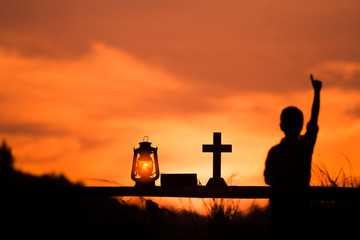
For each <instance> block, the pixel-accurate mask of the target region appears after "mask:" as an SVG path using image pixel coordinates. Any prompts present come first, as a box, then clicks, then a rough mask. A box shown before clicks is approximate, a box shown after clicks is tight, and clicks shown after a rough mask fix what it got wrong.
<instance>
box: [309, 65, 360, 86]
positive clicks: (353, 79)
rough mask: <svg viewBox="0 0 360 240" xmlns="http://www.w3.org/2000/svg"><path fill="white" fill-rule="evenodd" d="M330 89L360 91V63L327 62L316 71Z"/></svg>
mask: <svg viewBox="0 0 360 240" xmlns="http://www.w3.org/2000/svg"><path fill="white" fill-rule="evenodd" d="M314 71H316V72H317V73H319V76H321V77H322V78H323V79H324V83H325V84H326V85H327V86H328V87H335V88H342V89H360V62H356V61H326V62H324V63H322V64H320V65H319V66H318V67H316V69H314Z"/></svg>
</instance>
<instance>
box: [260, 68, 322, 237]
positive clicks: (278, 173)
mask: <svg viewBox="0 0 360 240" xmlns="http://www.w3.org/2000/svg"><path fill="white" fill-rule="evenodd" d="M310 80H311V83H312V86H313V89H314V101H313V105H312V110H311V118H310V121H309V122H308V124H307V128H306V133H305V135H302V136H301V135H300V132H301V130H302V128H303V121H304V117H303V114H302V112H301V111H300V110H299V109H298V108H296V107H293V106H290V107H287V108H285V109H284V110H283V111H282V113H281V117H280V120H281V121H280V128H281V130H282V131H283V132H284V134H285V137H284V138H283V139H282V140H281V142H280V143H279V144H278V145H276V146H274V147H272V148H271V149H270V150H269V153H268V155H267V159H266V162H265V171H264V177H265V183H266V184H268V185H271V186H273V187H294V188H305V187H307V186H309V182H310V176H311V175H310V171H311V159H312V154H313V150H314V145H315V142H316V138H317V133H318V130H319V127H318V124H317V122H318V116H319V108H320V90H321V85H322V83H321V81H319V80H314V78H313V76H312V75H310ZM270 204H271V208H272V221H273V231H274V232H276V233H284V231H286V230H284V229H287V230H288V231H291V232H293V233H296V232H297V233H299V232H302V233H304V231H305V230H308V231H309V228H308V227H305V226H306V222H307V220H308V219H307V220H306V216H307V214H306V212H307V208H308V205H307V204H308V202H307V201H306V200H304V199H300V198H297V199H294V198H292V199H289V198H282V197H276V198H275V197H273V198H271V199H270Z"/></svg>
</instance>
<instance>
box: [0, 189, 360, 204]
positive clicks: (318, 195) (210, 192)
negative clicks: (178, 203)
mask: <svg viewBox="0 0 360 240" xmlns="http://www.w3.org/2000/svg"><path fill="white" fill-rule="evenodd" d="M0 192H1V194H15V195H33V194H34V195H57V196H63V195H79V196H148V197H150V196H151V197H187V198H248V199H255V198H265V199H266V198H271V197H284V198H286V197H292V198H293V197H296V198H298V197H302V198H307V199H313V200H341V201H345V200H360V188H341V187H309V188H306V189H294V188H291V189H290V188H273V187H266V186H225V187H212V186H211V187H208V186H195V187H80V186H79V187H78V186H71V187H28V186H14V187H11V188H0Z"/></svg>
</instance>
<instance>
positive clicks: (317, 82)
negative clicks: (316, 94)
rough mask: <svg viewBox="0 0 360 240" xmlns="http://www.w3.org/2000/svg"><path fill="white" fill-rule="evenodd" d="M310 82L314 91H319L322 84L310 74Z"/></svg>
mask: <svg viewBox="0 0 360 240" xmlns="http://www.w3.org/2000/svg"><path fill="white" fill-rule="evenodd" d="M310 80H311V83H312V86H313V88H314V90H315V91H320V89H321V86H322V82H321V81H319V80H316V79H314V78H313V75H312V74H310Z"/></svg>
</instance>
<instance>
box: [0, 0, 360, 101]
mask: <svg viewBox="0 0 360 240" xmlns="http://www.w3.org/2000/svg"><path fill="white" fill-rule="evenodd" d="M359 8H360V6H359V3H358V2H355V1H353V2H341V3H339V2H338V1H317V2H316V3H314V2H313V1H302V2H299V3H291V4H290V3H288V2H287V1H286V0H279V1H274V2H272V3H269V2H268V1H264V0H261V1H253V2H242V1H240V2H226V3H225V2H223V1H211V2H208V1H197V2H196V3H194V2H193V1H172V2H171V3H170V2H168V1H162V0H160V1H156V3H153V2H152V3H150V2H146V1H136V2H129V1H120V2H119V1H110V0H108V1H80V0H77V1H72V2H71V3H64V2H63V1H57V0H55V1H51V2H49V1H33V2H32V3H31V4H30V3H28V2H27V1H8V2H7V3H6V4H4V6H3V7H1V8H0V20H1V21H0V22H1V23H2V24H1V25H0V27H1V31H0V45H1V46H2V47H3V48H5V49H6V50H7V51H12V50H16V51H18V52H20V53H21V54H22V55H25V56H46V57H53V58H58V59H74V58H81V57H82V56H84V55H86V54H88V53H89V52H91V51H92V50H91V49H92V44H93V43H94V42H102V43H105V45H107V46H110V47H112V48H116V49H118V50H121V51H125V52H127V53H129V54H130V55H131V56H135V58H137V59H140V60H141V61H143V62H146V63H147V64H149V65H155V66H156V65H157V66H159V67H162V68H163V69H164V70H165V71H166V72H168V73H170V74H172V75H174V76H178V77H179V78H181V79H182V81H185V82H186V83H197V84H199V85H202V86H203V89H202V91H204V92H206V93H207V94H211V95H220V96H226V95H236V94H238V93H239V92H241V91H268V92H284V91H294V90H298V89H302V90H303V89H306V87H307V85H306V84H304V82H303V79H304V77H307V75H308V74H309V69H312V68H313V67H314V66H317V65H318V64H320V63H322V62H324V59H329V58H331V59H335V60H339V61H344V60H347V61H349V60H355V59H358V58H359V55H360V52H359V51H360V50H359V49H358V48H357V45H358V42H359V41H360V34H359V31H358V26H359V24H360V22H359V21H360V20H359V18H358V10H359ZM205 86H206V87H205Z"/></svg>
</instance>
